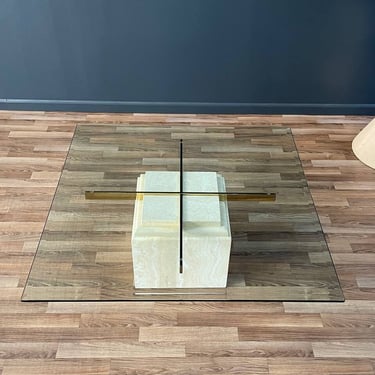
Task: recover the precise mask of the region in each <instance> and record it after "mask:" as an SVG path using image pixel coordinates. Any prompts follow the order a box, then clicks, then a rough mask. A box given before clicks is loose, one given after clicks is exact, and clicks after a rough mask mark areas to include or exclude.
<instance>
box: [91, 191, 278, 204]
mask: <svg viewBox="0 0 375 375" xmlns="http://www.w3.org/2000/svg"><path fill="white" fill-rule="evenodd" d="M145 195H149V196H170V195H175V196H180V195H181V193H180V192H178V191H170V192H169V191H167V192H158V191H140V192H125V191H86V192H85V198H86V199H89V200H92V199H97V200H103V199H108V200H135V199H139V200H140V199H143V198H144V196H145ZM183 195H184V196H219V199H220V200H227V201H270V202H273V201H275V200H276V194H275V193H215V192H184V193H183Z"/></svg>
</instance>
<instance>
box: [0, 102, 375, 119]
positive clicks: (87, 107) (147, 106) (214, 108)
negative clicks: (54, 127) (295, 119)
mask: <svg viewBox="0 0 375 375" xmlns="http://www.w3.org/2000/svg"><path fill="white" fill-rule="evenodd" d="M0 109H1V110H38V111H39V110H42V111H43V110H45V111H83V112H146V113H151V112H153V113H223V114H238V113H240V114H241V113H254V114H259V113H262V114H281V113H284V114H327V115H329V114H345V115H348V114H349V115H350V114H353V115H375V104H332V103H217V102H167V101H106V100H44V99H0Z"/></svg>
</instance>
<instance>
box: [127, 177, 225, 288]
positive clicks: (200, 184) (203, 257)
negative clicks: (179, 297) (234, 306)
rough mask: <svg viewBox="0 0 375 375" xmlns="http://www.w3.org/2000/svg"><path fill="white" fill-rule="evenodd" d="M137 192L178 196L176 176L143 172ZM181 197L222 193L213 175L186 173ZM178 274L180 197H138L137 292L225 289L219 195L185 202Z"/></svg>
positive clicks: (222, 215)
mask: <svg viewBox="0 0 375 375" xmlns="http://www.w3.org/2000/svg"><path fill="white" fill-rule="evenodd" d="M137 191H156V192H162V191H169V192H178V191H179V172H146V173H145V174H142V175H141V176H140V177H139V178H138V182H137ZM184 191H185V192H189V191H190V192H193V191H194V192H200V191H201V192H225V183H224V178H223V177H222V176H221V175H219V174H217V173H215V172H185V173H184ZM183 207H184V209H183V268H182V272H180V265H179V264H180V243H179V241H180V240H179V238H180V236H179V234H180V229H179V226H180V219H179V218H180V208H179V195H178V194H176V195H165V196H163V195H144V196H143V195H141V194H139V195H138V199H136V202H135V210H134V220H133V232H132V256H133V269H134V285H135V287H136V288H210V287H213V288H218V287H225V286H226V284H227V276H228V264H229V255H230V248H231V233H230V225H229V214H228V205H227V202H226V201H225V200H220V198H219V196H215V195H213V196H191V195H190V196H189V195H185V196H184V197H183Z"/></svg>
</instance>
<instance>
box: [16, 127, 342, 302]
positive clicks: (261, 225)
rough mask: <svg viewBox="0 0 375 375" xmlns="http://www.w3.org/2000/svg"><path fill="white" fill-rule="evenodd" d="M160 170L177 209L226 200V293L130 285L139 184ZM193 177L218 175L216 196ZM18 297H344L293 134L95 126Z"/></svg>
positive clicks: (74, 151)
mask: <svg viewBox="0 0 375 375" xmlns="http://www.w3.org/2000/svg"><path fill="white" fill-rule="evenodd" d="M167 172H170V173H172V174H169V175H168V176H174V177H173V178H176V179H177V183H176V184H175V185H173V184H172V185H168V186H169V188H168V189H164V188H163V184H162V186H161V188H160V187H159V188H158V189H156V190H157V192H158V193H160V194H163V195H171V196H174V195H176V199H179V200H180V201H182V202H184V200H183V199H185V198H186V196H187V195H189V196H192V195H194V194H197V195H200V196H201V197H202V196H203V198H201V199H203V200H201V202H204V200H205V199H206V198H207V197H212V196H217V197H219V198H220V196H221V199H225V201H226V203H227V206H228V211H229V221H230V231H231V249H230V260H229V272H228V280H227V285H226V287H220V288H176V289H173V288H149V289H147V288H143V289H139V288H135V287H134V275H133V263H132V262H133V260H132V246H131V238H132V227H133V219H134V207H135V202H136V199H137V194H138V199H139V197H140V195H139V194H144V195H145V196H146V195H147V194H150V193H155V191H149V189H148V190H147V189H139V187H138V188H137V181H138V179H139V177H140V175H142V174H149V176H152V174H153V173H154V174H155V173H158V174H160V173H167ZM194 173H198V175H197V176H198V178H199V176H200V174H202V173H207V174H206V175H205V176H209V174H210V173H216V174H218V175H220V176H222V177H223V181H225V189H223V188H221V189H219V188H218V189H217V190H212V189H211V190H210V188H209V186H208V187H207V186H206V187H205V186H203V187H202V188H201V189H200V190H199V191H196V189H197V188H196V186H193V185H191V183H190V185H189V181H191V180H192V178H193V177H191V176H194ZM189 174H190V175H189ZM188 176H190V177H188ZM202 176H203V175H202ZM170 178H171V177H168V179H170ZM164 186H165V185H164ZM170 186H172V188H170ZM153 190H155V189H153ZM182 195H183V197H184V198H183V199H182V198H181V197H182ZM200 204H202V203H200ZM184 218H185V216H184V215H182V216H181V215H180V216H179V217H178V225H179V227H180V228H181V227H183V225H184ZM182 243H183V242H182ZM180 244H181V242H180ZM202 251H204V249H202ZM23 300H24V301H42V300H43V301H45V300H61V301H64V300H85V301H89V300H286V301H299V300H309V301H315V300H320V301H342V300H343V295H342V292H341V289H340V285H339V281H338V279H337V275H336V272H335V269H334V266H333V263H332V259H331V257H330V253H329V250H328V247H327V244H326V242H325V238H324V234H323V232H322V229H321V226H320V223H319V218H318V215H317V213H316V210H315V207H314V204H313V201H312V198H311V194H310V192H309V189H308V185H307V181H306V178H305V176H304V173H303V169H302V166H301V162H300V160H299V156H298V153H297V150H296V147H295V144H294V140H293V136H292V134H291V131H290V129H288V128H280V127H247V126H236V127H234V126H233V127H231V126H228V127H212V126H211V127H205V126H195V127H192V126H186V127H184V126H173V125H171V126H158V125H155V126H150V125H147V126H142V125H137V126H130V125H128V124H118V125H113V124H112V125H105V124H103V125H99V124H93V125H78V126H77V128H76V131H75V134H74V137H73V140H72V144H71V147H70V150H69V154H68V157H67V159H66V162H65V165H64V169H63V171H62V174H61V178H60V181H59V184H58V187H57V190H56V194H55V197H54V200H53V203H52V206H51V209H50V212H49V215H48V219H47V222H46V225H45V228H44V231H43V233H42V236H41V239H40V243H39V247H38V251H37V254H36V256H35V260H34V262H33V266H32V269H31V271H30V275H29V278H28V281H27V284H26V287H25V290H24V294H23Z"/></svg>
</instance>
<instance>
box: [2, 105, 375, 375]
mask: <svg viewBox="0 0 375 375" xmlns="http://www.w3.org/2000/svg"><path fill="white" fill-rule="evenodd" d="M369 121H370V118H369V117H352V116H242V115H241V116H213V115H212V116H211V115H199V116H198V115H168V116H167V115H140V114H134V115H133V114H130V115H129V114H84V113H44V112H10V111H1V112H0V216H1V220H0V235H1V237H0V299H1V302H0V374H1V375H16V374H17V375H18V374H22V375H24V374H86V375H88V374H90V375H91V374H93V375H94V374H110V375H114V374H270V375H281V374H285V375H286V374H288V375H294V374H295V375H297V374H298V375H299V374H304V375H305V374H314V375H316V374H319V375H321V374H322V375H333V374H335V375H341V374H346V375H348V374H375V171H374V170H372V169H370V168H368V167H366V166H364V165H363V164H362V163H361V162H359V161H358V160H356V159H355V157H354V155H353V153H352V151H351V140H352V139H353V138H354V136H355V135H356V134H357V133H358V132H359V131H360V130H361V128H362V127H363V126H364V125H365V124H367V123H368V122H369ZM77 123H114V124H116V123H129V124H132V125H135V124H138V123H149V124H150V126H153V125H155V124H157V125H159V126H160V125H162V124H166V123H168V124H171V123H175V124H180V125H181V126H184V125H189V124H194V125H199V124H204V125H205V126H211V125H212V126H216V127H220V128H221V129H225V127H226V126H231V125H233V124H235V125H241V124H244V125H258V126H265V127H266V126H287V127H290V128H292V131H293V134H294V137H295V141H296V145H297V149H298V151H299V154H300V157H301V160H302V163H303V167H304V171H305V174H306V177H307V180H308V183H309V187H310V190H311V193H312V196H313V199H314V202H315V204H316V206H317V209H318V213H319V216H320V220H321V222H322V224H323V229H324V232H325V234H326V237H327V240H328V243H329V247H330V251H331V254H332V256H333V260H334V262H335V265H336V269H337V271H338V275H339V278H340V282H341V285H342V287H343V291H344V295H345V298H346V301H345V302H344V303H321V302H318V303H317V302H311V303H306V302H285V303H280V302H269V303H265V302H200V303H195V302H175V303H173V302H121V303H117V302H49V303H46V302H42V303H24V302H21V301H20V298H21V294H22V291H23V287H24V285H25V282H26V278H27V275H28V272H29V270H30V267H31V263H32V261H33V257H34V254H35V251H36V246H37V244H38V239H39V236H40V234H41V231H42V230H43V226H44V223H45V220H46V215H47V213H48V209H49V207H50V204H51V201H52V198H53V195H54V192H55V188H56V186H57V182H58V179H59V176H60V171H61V169H62V167H63V163H64V160H65V157H66V154H67V150H68V147H69V144H70V141H71V138H72V136H73V131H74V128H75V126H76V124H77Z"/></svg>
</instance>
